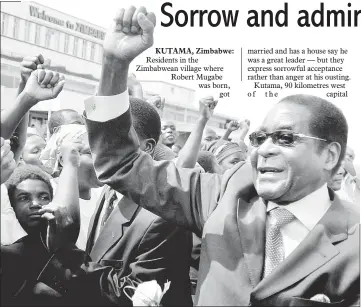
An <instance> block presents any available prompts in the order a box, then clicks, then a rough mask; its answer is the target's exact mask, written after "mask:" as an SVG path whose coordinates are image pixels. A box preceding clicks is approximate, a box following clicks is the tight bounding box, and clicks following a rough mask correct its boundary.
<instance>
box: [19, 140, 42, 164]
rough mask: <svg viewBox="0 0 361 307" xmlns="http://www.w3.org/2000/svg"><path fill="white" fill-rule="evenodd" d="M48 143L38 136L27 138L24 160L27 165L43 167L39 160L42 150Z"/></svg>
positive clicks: (23, 154)
mask: <svg viewBox="0 0 361 307" xmlns="http://www.w3.org/2000/svg"><path fill="white" fill-rule="evenodd" d="M45 146H46V142H45V140H44V139H43V138H41V137H40V136H38V135H32V136H30V137H28V138H27V140H26V143H25V146H24V150H23V153H22V159H23V161H24V162H25V163H26V164H32V165H37V166H39V165H41V162H40V160H39V158H40V155H41V152H42V150H43V149H44V148H45Z"/></svg>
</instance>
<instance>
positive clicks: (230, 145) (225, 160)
mask: <svg viewBox="0 0 361 307" xmlns="http://www.w3.org/2000/svg"><path fill="white" fill-rule="evenodd" d="M212 145H213V146H211V148H210V151H211V152H213V154H214V155H215V157H216V160H217V162H218V164H219V166H220V168H221V172H222V174H223V173H224V172H225V171H227V170H228V169H230V168H232V167H233V166H234V165H236V164H237V163H239V162H241V161H244V160H246V159H247V151H246V150H245V149H242V148H241V147H240V146H239V145H238V144H237V143H234V142H228V141H224V140H220V141H217V142H216V143H214V144H212Z"/></svg>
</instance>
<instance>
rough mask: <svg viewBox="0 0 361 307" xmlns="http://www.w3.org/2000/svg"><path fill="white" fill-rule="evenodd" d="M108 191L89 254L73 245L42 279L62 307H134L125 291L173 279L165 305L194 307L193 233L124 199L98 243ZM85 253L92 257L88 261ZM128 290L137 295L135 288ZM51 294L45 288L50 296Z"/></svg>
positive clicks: (59, 254)
mask: <svg viewBox="0 0 361 307" xmlns="http://www.w3.org/2000/svg"><path fill="white" fill-rule="evenodd" d="M109 189H110V188H109V187H105V188H104V189H103V192H102V195H101V197H100V198H99V200H98V204H97V208H96V210H95V213H94V215H93V217H92V219H91V222H90V225H89V233H88V242H87V248H86V252H84V251H81V250H79V249H77V248H74V247H72V248H69V249H62V250H60V251H58V252H57V253H56V255H55V257H54V259H52V261H51V262H50V263H49V264H48V265H47V266H46V268H45V269H44V270H43V274H42V275H41V276H40V278H39V281H41V282H42V283H44V284H46V285H47V286H49V287H51V288H52V289H55V290H57V291H59V292H61V293H62V294H63V297H62V298H61V299H59V300H58V302H57V304H61V305H87V306H89V305H92V306H106V305H113V304H115V305H121V306H124V305H130V306H131V305H132V302H131V301H130V300H129V299H128V298H127V297H126V295H124V293H123V289H124V287H125V286H136V282H143V281H148V280H154V279H155V280H157V282H158V283H159V284H160V285H161V286H163V285H164V283H165V282H166V281H167V280H169V281H170V282H171V284H170V288H169V290H168V291H167V293H166V294H165V295H164V297H163V299H162V303H163V304H164V305H170V306H174V305H176V306H179V305H181V306H186V305H188V306H189V305H192V298H191V284H190V279H189V275H188V272H189V266H190V253H191V248H192V237H191V232H189V231H185V230H184V229H182V228H179V227H177V226H175V225H174V224H172V223H169V222H166V221H165V220H164V219H162V218H160V217H158V216H156V215H154V214H153V213H151V212H149V211H147V210H145V209H143V208H142V207H140V206H138V205H136V204H135V203H134V202H133V201H131V200H130V199H128V198H126V197H123V198H122V199H121V200H120V201H119V202H118V204H117V205H116V206H115V208H114V210H113V212H112V213H111V215H110V216H109V218H108V220H107V221H106V223H105V225H104V226H103V228H102V229H101V231H100V233H99V236H98V238H97V239H96V240H94V238H95V234H96V228H97V224H98V221H99V216H100V213H101V211H102V208H103V205H104V201H105V193H106V191H107V190H109ZM86 255H88V256H90V258H88V259H87V261H85V262H84V261H83V259H85V258H86ZM59 263H60V265H59ZM59 267H61V268H67V269H70V270H71V271H72V274H73V276H72V277H71V278H69V277H66V276H65V274H64V272H59V269H58V268H59ZM126 291H127V293H128V294H129V295H130V296H132V295H133V292H132V291H131V290H126ZM47 292H48V291H47V290H44V293H45V294H46V295H48V293H47ZM42 294H43V293H42Z"/></svg>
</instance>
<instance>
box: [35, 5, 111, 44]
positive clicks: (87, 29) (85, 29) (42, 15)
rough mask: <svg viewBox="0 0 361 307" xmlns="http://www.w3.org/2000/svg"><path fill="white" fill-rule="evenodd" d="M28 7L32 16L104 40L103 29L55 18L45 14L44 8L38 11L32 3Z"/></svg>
mask: <svg viewBox="0 0 361 307" xmlns="http://www.w3.org/2000/svg"><path fill="white" fill-rule="evenodd" d="M29 8H30V16H32V17H36V18H39V19H42V20H45V21H48V22H51V23H53V24H56V25H58V26H62V27H66V28H68V29H70V30H73V31H77V32H80V33H83V34H85V35H89V36H92V37H95V38H97V39H101V40H104V36H105V32H103V31H100V30H97V29H94V28H92V27H89V26H86V25H83V24H81V23H79V22H75V24H74V23H72V22H70V21H65V20H61V19H59V18H55V17H53V16H49V15H48V14H46V12H45V11H44V10H42V11H39V9H38V8H37V7H35V6H32V5H30V6H29Z"/></svg>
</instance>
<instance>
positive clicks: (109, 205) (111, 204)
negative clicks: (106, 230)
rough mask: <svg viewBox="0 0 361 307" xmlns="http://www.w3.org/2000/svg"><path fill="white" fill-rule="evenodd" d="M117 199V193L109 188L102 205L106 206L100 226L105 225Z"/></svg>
mask: <svg viewBox="0 0 361 307" xmlns="http://www.w3.org/2000/svg"><path fill="white" fill-rule="evenodd" d="M117 199H118V198H117V194H116V193H115V191H114V190H110V191H109V195H108V197H107V200H106V201H105V204H104V206H106V208H105V213H104V216H103V218H102V223H101V224H100V225H101V227H103V226H104V225H105V222H106V221H107V219H108V218H109V216H110V214H111V213H112V212H113V209H114V205H115V204H116V201H117Z"/></svg>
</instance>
